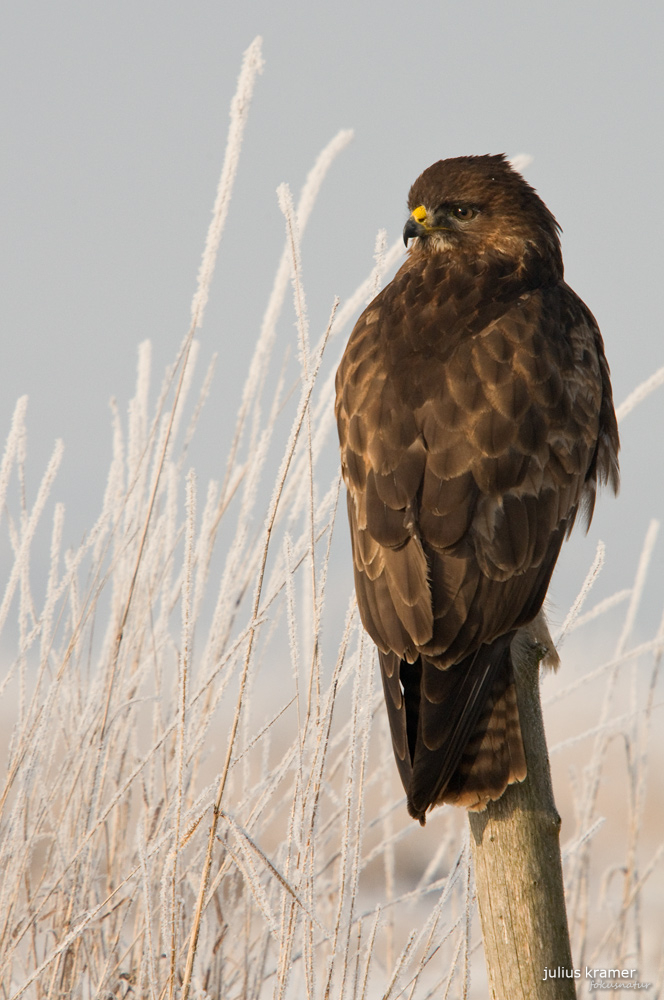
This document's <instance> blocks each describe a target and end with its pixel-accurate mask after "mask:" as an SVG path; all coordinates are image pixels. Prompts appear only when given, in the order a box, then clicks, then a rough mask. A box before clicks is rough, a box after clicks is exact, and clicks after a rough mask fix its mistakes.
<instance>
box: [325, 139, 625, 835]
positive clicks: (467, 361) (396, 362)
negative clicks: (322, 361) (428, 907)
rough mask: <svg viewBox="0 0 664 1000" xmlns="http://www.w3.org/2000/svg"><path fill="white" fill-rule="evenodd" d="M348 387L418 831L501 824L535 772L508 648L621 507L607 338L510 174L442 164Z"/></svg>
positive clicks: (354, 537) (364, 519)
mask: <svg viewBox="0 0 664 1000" xmlns="http://www.w3.org/2000/svg"><path fill="white" fill-rule="evenodd" d="M408 210H409V212H410V216H409V218H408V221H407V222H406V225H405V228H404V231H403V236H404V242H405V243H406V245H407V246H408V241H409V240H412V242H411V244H410V247H409V250H408V256H407V258H406V261H405V263H404V264H403V266H402V267H401V268H400V270H399V271H398V272H397V274H396V276H395V277H394V279H393V280H392V281H391V282H390V284H389V285H387V286H386V287H385V288H384V289H383V291H381V292H380V293H379V294H378V295H377V296H376V298H375V299H374V300H373V301H372V302H371V303H370V305H369V306H368V307H367V308H366V310H365V311H364V313H363V314H362V315H361V316H360V318H359V320H358V321H357V324H356V325H355V328H354V330H353V332H352V334H351V337H350V340H349V342H348V346H347V347H346V351H345V353H344V356H343V359H342V361H341V365H340V367H339V370H338V372H337V378H336V393H337V395H336V416H337V423H338V428H339V440H340V446H341V464H342V471H343V477H344V481H345V483H346V487H347V492H348V516H349V520H350V531H351V541H352V550H353V564H354V572H355V589H356V593H357V602H358V606H359V610H360V615H361V618H362V622H363V624H364V627H365V629H366V630H367V632H368V633H369V635H370V636H371V638H372V639H373V641H374V642H375V644H376V646H377V647H378V654H379V659H380V668H381V674H382V679H383V687H384V693H385V700H386V703H387V711H388V716H389V722H390V728H391V731H392V743H393V747H394V753H395V757H396V761H397V765H398V768H399V772H400V775H401V779H402V781H403V785H404V788H405V790H406V793H407V797H408V810H409V812H410V814H411V815H412V816H413V817H414V818H416V819H419V821H420V822H421V823H422V824H424V822H425V816H426V812H427V810H428V809H430V808H431V807H432V806H434V805H437V804H441V803H443V802H449V803H453V804H456V805H461V806H465V807H466V808H469V809H484V808H485V807H486V804H487V802H488V801H489V800H492V799H497V798H499V797H500V796H501V795H502V793H503V792H504V790H505V788H506V787H507V785H508V784H510V783H511V782H514V781H522V780H523V778H524V777H525V775H526V761H525V756H524V750H523V743H522V739H521V730H520V726H519V713H518V706H517V700H516V691H515V686H514V673H513V666H512V660H511V653H510V644H511V642H512V639H513V638H514V635H515V633H516V630H517V629H519V628H521V627H522V626H524V625H527V624H528V623H530V622H532V621H533V619H535V617H536V616H537V615H538V613H539V611H540V609H541V607H542V602H543V601H544V597H545V595H546V591H547V588H548V585H549V580H550V578H551V573H552V571H553V568H554V565H555V563H556V559H557V558H558V553H559V551H560V546H561V544H562V541H563V539H564V538H565V536H566V535H568V534H569V532H570V531H571V529H572V526H573V524H574V521H575V518H576V516H577V513H581V514H583V515H584V516H585V518H586V523H587V524H589V523H590V518H591V517H592V512H593V507H594V503H595V491H596V487H597V485H598V484H604V483H607V482H608V483H610V484H611V486H612V487H613V489H614V491H617V488H618V459H617V455H618V447H619V442H618V429H617V423H616V417H615V413H614V409H613V402H612V393H611V383H610V380H609V368H608V365H607V362H606V358H605V356H604V347H603V342H602V337H601V335H600V332H599V329H598V327H597V323H596V322H595V319H594V318H593V316H592V314H591V312H590V310H589V309H588V308H587V307H586V306H585V305H584V303H583V302H582V301H581V299H580V298H579V297H578V296H577V295H575V293H574V292H573V291H572V290H571V288H569V287H568V285H566V284H565V282H564V280H563V261H562V254H561V249H560V240H559V232H560V227H559V226H558V224H557V223H556V220H555V219H554V217H553V215H552V214H551V212H550V211H549V210H548V208H547V207H546V205H545V204H544V203H543V201H542V200H541V199H540V198H539V197H538V195H537V194H536V192H535V191H534V190H533V188H532V187H531V186H530V185H529V184H528V183H527V182H526V181H525V180H524V179H523V177H522V176H521V175H520V174H519V173H517V172H516V171H515V170H514V169H512V167H511V166H510V164H509V162H508V161H507V160H506V158H505V157H504V156H503V155H498V156H461V157H457V158H454V159H447V160H440V161H439V162H438V163H434V164H433V166H431V167H429V168H428V169H427V170H425V171H424V173H423V174H421V176H420V177H418V179H417V180H416V181H415V183H414V184H413V186H412V188H411V189H410V193H409V196H408Z"/></svg>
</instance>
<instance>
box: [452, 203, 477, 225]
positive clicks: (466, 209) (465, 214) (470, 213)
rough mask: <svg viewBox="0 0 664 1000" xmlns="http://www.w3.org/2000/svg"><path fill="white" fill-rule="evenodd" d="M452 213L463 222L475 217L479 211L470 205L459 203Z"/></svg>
mask: <svg viewBox="0 0 664 1000" xmlns="http://www.w3.org/2000/svg"><path fill="white" fill-rule="evenodd" d="M452 215H453V216H454V218H455V219H461V221H462V222H469V221H470V219H474V218H475V216H476V215H477V212H476V211H475V209H474V208H470V206H469V205H457V206H456V208H453V209H452Z"/></svg>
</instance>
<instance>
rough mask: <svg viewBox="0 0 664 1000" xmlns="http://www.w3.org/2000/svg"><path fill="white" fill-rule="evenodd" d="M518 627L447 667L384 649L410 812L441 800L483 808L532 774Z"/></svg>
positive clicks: (420, 814) (419, 814) (417, 813)
mask: <svg viewBox="0 0 664 1000" xmlns="http://www.w3.org/2000/svg"><path fill="white" fill-rule="evenodd" d="M512 638H513V634H511V633H510V634H508V635H505V636H501V637H500V638H499V639H497V640H496V641H495V642H493V643H491V644H490V645H483V646H480V647H479V649H478V650H476V651H475V652H474V653H473V654H471V655H470V656H467V657H465V658H464V659H463V660H461V661H460V662H459V663H458V664H455V665H454V666H451V667H448V668H447V669H445V670H442V669H440V668H439V667H436V666H435V665H434V664H432V663H430V662H428V661H427V660H423V659H422V658H421V657H420V658H419V659H418V660H417V661H416V662H415V663H408V662H406V661H405V660H401V661H399V658H398V657H397V656H396V654H394V653H388V654H383V653H381V654H380V660H381V673H382V675H383V684H384V687H385V695H386V701H387V705H388V716H389V720H390V728H391V730H392V742H393V747H394V752H395V757H396V760H397V765H398V767H399V772H400V774H401V779H402V781H403V785H404V788H405V790H406V794H407V796H408V810H409V812H410V814H411V815H412V816H413V817H415V818H416V819H418V820H419V821H420V823H422V824H423V823H424V821H425V815H426V812H427V810H428V809H429V808H431V806H433V805H436V804H440V803H443V802H449V803H452V804H454V805H460V806H465V807H466V808H469V809H483V808H485V806H486V803H487V802H488V801H489V800H491V799H497V798H499V797H500V795H502V793H503V792H504V790H505V788H506V787H507V785H508V784H511V783H512V782H514V781H522V780H523V779H524V778H525V776H526V760H525V755H524V750H523V742H522V739H521V727H520V725H519V710H518V706H517V701H516V688H515V686H514V672H513V668H512V660H511V656H510V642H511V639H512Z"/></svg>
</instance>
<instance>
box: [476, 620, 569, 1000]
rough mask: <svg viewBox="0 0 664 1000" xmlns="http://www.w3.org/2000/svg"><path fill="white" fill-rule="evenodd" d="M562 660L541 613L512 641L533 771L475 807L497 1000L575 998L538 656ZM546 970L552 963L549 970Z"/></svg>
mask: <svg viewBox="0 0 664 1000" xmlns="http://www.w3.org/2000/svg"><path fill="white" fill-rule="evenodd" d="M544 653H546V656H545V661H547V660H548V661H549V663H551V664H552V665H555V664H556V663H557V654H556V653H555V649H554V646H553V642H552V640H551V637H550V636H549V632H548V629H547V627H546V622H545V620H544V617H543V615H540V616H538V618H537V619H535V622H533V624H532V625H530V626H528V627H527V628H525V629H521V630H520V632H519V633H518V634H517V636H516V638H515V639H514V641H513V643H512V659H513V662H514V669H515V674H516V686H517V698H518V703H519V715H520V719H521V731H522V734H523V743H524V748H525V752H526V762H527V765H528V775H527V777H526V779H525V781H523V782H521V783H520V784H514V785H510V786H509V787H508V788H507V790H506V791H505V793H504V794H503V795H502V797H501V798H500V799H498V801H497V802H490V803H489V805H488V807H487V808H486V810H485V811H484V812H469V813H468V818H469V821H470V831H471V838H470V840H471V845H472V850H473V858H474V863H475V881H476V885H477V898H478V903H479V911H480V919H481V923H482V935H483V937H484V953H485V957H486V964H487V971H488V976H489V988H490V996H491V998H492V1000H575V997H576V989H575V982H576V980H575V979H574V978H571V977H573V975H574V972H573V966H572V955H571V949H570V943H569V931H568V928H567V912H566V910H565V893H564V888H563V876H562V864H561V859H560V844H559V833H560V822H561V821H560V816H559V815H558V811H557V810H556V805H555V802H554V800H553V789H552V786H551V771H550V769H549V755H548V751H547V747H546V739H545V735H544V724H543V721H542V707H541V702H540V689H539V662H540V660H541V659H542V657H543V654H544ZM545 970H547V971H545Z"/></svg>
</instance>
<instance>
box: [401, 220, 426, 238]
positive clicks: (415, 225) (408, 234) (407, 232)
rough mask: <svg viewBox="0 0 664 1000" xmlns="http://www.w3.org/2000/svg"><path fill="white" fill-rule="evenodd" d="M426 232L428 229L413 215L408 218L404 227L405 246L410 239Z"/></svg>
mask: <svg viewBox="0 0 664 1000" xmlns="http://www.w3.org/2000/svg"><path fill="white" fill-rule="evenodd" d="M425 234H426V229H425V228H424V226H423V225H422V223H421V222H418V221H417V219H415V218H414V217H413V216H412V215H411V216H410V218H409V219H408V221H407V223H406V225H405V226H404V227H403V241H404V244H405V246H408V240H410V239H415V237H416V236H424V235H425Z"/></svg>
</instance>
